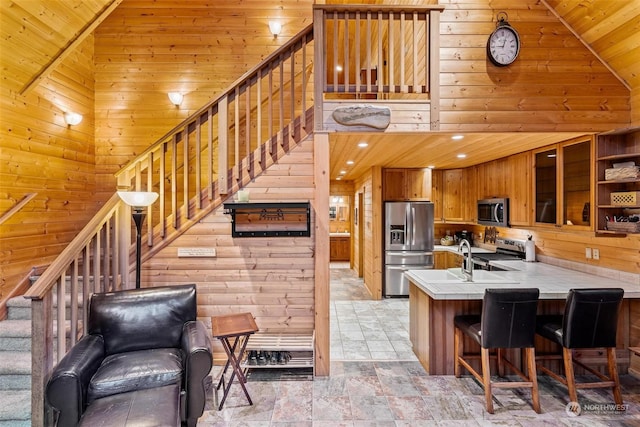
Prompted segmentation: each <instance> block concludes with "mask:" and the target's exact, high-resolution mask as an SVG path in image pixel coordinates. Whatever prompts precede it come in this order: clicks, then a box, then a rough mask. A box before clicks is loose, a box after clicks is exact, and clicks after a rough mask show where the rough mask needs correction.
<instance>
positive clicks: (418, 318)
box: [405, 261, 640, 375]
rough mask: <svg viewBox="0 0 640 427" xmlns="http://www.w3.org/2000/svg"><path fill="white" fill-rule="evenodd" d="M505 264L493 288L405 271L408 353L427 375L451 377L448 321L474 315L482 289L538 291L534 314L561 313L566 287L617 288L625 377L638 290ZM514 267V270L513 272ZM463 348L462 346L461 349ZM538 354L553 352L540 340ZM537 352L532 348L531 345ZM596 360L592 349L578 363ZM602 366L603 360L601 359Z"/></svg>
mask: <svg viewBox="0 0 640 427" xmlns="http://www.w3.org/2000/svg"><path fill="white" fill-rule="evenodd" d="M507 263H511V265H509V267H510V268H511V269H514V270H511V271H499V272H491V276H490V277H494V276H495V277H496V278H497V279H496V281H494V282H493V283H492V282H491V281H490V279H487V277H489V276H486V275H485V277H483V278H480V280H478V281H477V282H464V281H462V280H455V279H454V278H453V277H452V278H451V279H449V280H447V279H446V271H445V270H409V271H407V272H406V273H405V275H406V276H407V278H408V279H409V282H410V289H409V334H410V339H411V343H412V346H413V351H414V353H415V354H416V356H417V357H418V359H419V360H420V363H421V364H422V366H423V367H424V368H425V370H426V371H427V372H428V373H429V374H431V375H453V361H454V351H453V334H454V332H453V329H454V327H453V318H454V316H456V315H458V314H471V313H480V311H481V307H482V298H483V296H484V291H485V289H486V288H500V287H503V288H506V287H508V288H518V287H521V288H531V287H532V288H538V289H540V303H539V306H538V313H539V314H554V313H562V311H563V308H564V303H565V299H566V296H567V293H568V291H569V289H571V288H595V287H611V288H614V287H620V288H622V289H624V292H625V294H624V301H623V304H622V308H621V312H620V316H619V320H618V336H617V340H618V345H617V349H618V350H617V354H616V356H617V358H618V367H619V370H620V372H627V369H628V366H629V351H628V348H629V346H637V345H638V344H640V319H635V318H632V316H630V313H631V312H633V311H635V310H637V307H638V306H637V305H638V304H640V286H639V285H638V284H637V283H629V282H623V281H618V280H614V279H611V278H605V277H601V276H595V275H591V274H587V273H582V272H578V271H574V270H569V269H566V268H560V267H556V266H552V265H549V264H545V263H540V262H534V263H525V262H522V261H513V262H511V261H510V262H507ZM516 268H517V269H516ZM465 348H467V344H465ZM540 349H541V350H543V351H552V349H553V347H552V346H548V345H547V344H545V343H543V342H542V340H541V341H540ZM536 350H537V351H538V343H536ZM587 357H588V358H589V359H591V360H593V358H599V357H601V356H600V355H599V354H598V352H597V350H585V351H581V352H580V354H579V355H577V357H576V358H577V359H580V358H587ZM602 360H603V364H605V363H606V362H605V359H604V358H603V359H602Z"/></svg>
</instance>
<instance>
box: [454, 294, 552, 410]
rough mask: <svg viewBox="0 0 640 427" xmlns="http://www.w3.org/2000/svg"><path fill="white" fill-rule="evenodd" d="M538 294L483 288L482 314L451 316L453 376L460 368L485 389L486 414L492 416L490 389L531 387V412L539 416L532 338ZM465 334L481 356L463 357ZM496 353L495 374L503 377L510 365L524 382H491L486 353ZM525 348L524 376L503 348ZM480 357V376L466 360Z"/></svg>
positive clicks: (458, 373)
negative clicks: (453, 355)
mask: <svg viewBox="0 0 640 427" xmlns="http://www.w3.org/2000/svg"><path fill="white" fill-rule="evenodd" d="M539 296H540V291H539V290H538V289H536V288H520V289H486V290H485V294H484V299H483V301H482V315H458V316H456V317H454V320H453V321H454V326H455V336H454V341H453V346H454V353H455V364H454V373H455V375H456V377H460V365H462V366H464V367H465V368H467V370H469V372H471V374H472V375H473V376H474V377H475V378H476V379H477V380H478V381H479V382H480V383H481V384H482V386H483V387H484V397H485V400H486V402H487V412H489V413H490V414H493V401H492V399H493V397H492V395H491V389H492V387H495V388H530V389H531V400H532V402H533V409H534V410H535V411H536V412H538V413H540V398H539V396H538V381H537V378H536V363H535V350H534V338H535V330H536V311H537V309H538V297H539ZM464 334H466V335H468V336H469V337H471V338H473V339H474V340H475V341H476V342H477V343H478V344H480V354H479V355H478V354H464V349H463V341H464ZM494 348H495V349H497V350H496V353H497V355H496V357H497V362H498V373H499V375H500V376H504V365H505V364H506V365H507V366H509V367H510V368H511V369H512V370H513V371H514V372H515V373H516V374H518V376H519V377H520V378H522V379H523V380H524V381H501V382H497V381H491V372H490V365H489V358H490V355H489V350H490V349H494ZM507 348H524V349H525V356H526V364H527V374H528V375H525V374H524V373H523V372H522V371H521V370H520V369H518V368H517V367H516V366H514V365H513V363H511V361H509V360H508V359H506V358H505V357H504V351H503V350H504V349H507ZM472 358H475V359H477V358H480V360H481V365H482V375H480V374H479V373H478V372H477V371H475V370H474V369H473V368H472V367H471V365H470V364H469V362H468V361H467V360H468V359H472Z"/></svg>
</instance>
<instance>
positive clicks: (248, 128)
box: [238, 79, 251, 172]
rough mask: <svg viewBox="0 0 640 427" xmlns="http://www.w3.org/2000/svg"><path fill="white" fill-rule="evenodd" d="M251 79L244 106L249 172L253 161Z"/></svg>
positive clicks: (248, 82) (246, 90)
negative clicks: (250, 157)
mask: <svg viewBox="0 0 640 427" xmlns="http://www.w3.org/2000/svg"><path fill="white" fill-rule="evenodd" d="M250 82H251V79H248V80H247V88H246V89H245V96H246V104H245V108H244V115H245V118H244V125H245V126H244V128H245V136H244V141H245V142H244V144H245V147H244V149H245V150H244V152H245V158H246V162H247V172H249V171H251V162H250V161H249V155H250V154H251V83H250ZM238 163H239V164H238V167H240V163H242V162H241V161H240V159H238Z"/></svg>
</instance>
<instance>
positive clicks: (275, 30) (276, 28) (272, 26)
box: [269, 21, 282, 37]
mask: <svg viewBox="0 0 640 427" xmlns="http://www.w3.org/2000/svg"><path fill="white" fill-rule="evenodd" d="M269 31H271V34H273V36H274V37H278V35H280V31H282V24H281V23H279V22H278V21H269Z"/></svg>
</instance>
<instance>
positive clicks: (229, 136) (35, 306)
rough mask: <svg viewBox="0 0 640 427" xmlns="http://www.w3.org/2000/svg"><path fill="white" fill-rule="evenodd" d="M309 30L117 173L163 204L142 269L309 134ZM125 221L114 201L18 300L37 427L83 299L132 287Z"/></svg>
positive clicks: (151, 220) (122, 182) (121, 182)
mask: <svg viewBox="0 0 640 427" xmlns="http://www.w3.org/2000/svg"><path fill="white" fill-rule="evenodd" d="M312 29H313V28H312V25H310V26H308V27H307V28H305V29H304V30H303V31H302V32H301V33H299V34H298V35H297V36H296V37H295V38H293V39H291V40H290V41H288V42H287V43H286V44H284V45H283V46H282V47H280V48H279V49H278V50H277V51H276V52H274V53H273V54H271V55H269V56H268V57H267V58H266V59H265V60H264V61H263V62H261V63H260V64H259V65H258V66H256V67H254V68H253V69H252V70H250V71H249V72H247V73H246V74H244V75H243V76H242V77H241V78H240V79H238V80H237V81H236V82H235V83H234V84H233V85H232V87H231V89H229V90H227V91H226V92H224V93H223V94H221V95H220V96H218V97H216V98H215V99H213V100H211V101H210V102H209V103H208V104H207V105H205V106H204V107H202V108H201V109H199V110H198V111H197V112H195V113H194V114H192V115H191V116H190V117H188V118H187V119H186V120H185V121H183V122H182V123H181V124H179V125H178V126H176V127H175V128H174V129H172V130H171V131H170V132H168V133H167V134H166V135H165V136H163V137H162V138H161V139H160V140H158V142H156V143H155V144H153V145H152V146H150V147H149V148H148V149H147V150H145V151H144V152H143V153H142V154H140V155H139V156H138V157H137V158H136V159H135V160H133V161H132V162H130V163H129V164H128V165H127V166H125V167H124V168H123V169H122V170H121V171H120V172H118V173H117V174H116V179H117V184H118V189H126V190H136V191H141V190H144V191H156V192H158V193H159V194H160V197H159V203H158V202H156V203H155V204H154V205H153V206H151V207H149V208H147V217H146V233H145V234H146V236H144V238H145V240H146V241H147V245H144V246H143V251H142V252H143V253H142V254H141V255H142V261H144V260H145V259H147V258H149V257H151V256H152V255H153V253H155V252H156V251H158V250H160V249H161V248H162V247H164V246H165V245H167V244H168V243H169V242H170V241H172V240H173V239H174V238H175V237H177V236H178V235H180V234H181V233H182V232H183V231H184V230H186V229H188V228H189V227H190V226H191V225H192V224H194V223H196V222H197V221H198V220H199V219H200V218H203V217H204V216H206V215H207V214H208V213H210V212H211V211H212V210H213V209H215V208H216V207H218V206H220V204H221V203H222V201H223V199H224V198H227V197H229V196H230V195H231V194H232V193H233V192H235V191H237V190H238V189H240V188H242V187H243V186H244V185H246V184H247V183H248V182H249V181H250V180H251V179H253V178H254V177H256V176H258V175H259V174H260V173H261V172H262V171H263V170H265V169H266V168H268V167H269V166H270V165H271V164H273V163H274V162H275V161H277V160H278V158H280V157H281V156H282V155H283V154H284V153H287V152H288V151H289V150H290V149H291V148H293V147H294V146H295V145H296V144H297V143H298V142H300V141H302V140H303V139H305V138H306V137H307V136H308V135H310V134H311V133H312V131H313V115H312V113H313V110H312V109H311V108H310V107H311V106H312V101H311V100H312V99H313V85H312V80H311V76H312V70H313V61H312V59H313V31H312ZM230 165H231V166H230ZM221 171H222V173H220V172H221ZM130 213H131V210H130V207H129V206H127V205H126V204H125V203H124V202H122V201H121V200H120V198H119V197H118V195H117V194H116V193H114V194H113V196H112V197H111V198H110V199H109V200H108V201H107V203H106V204H105V205H104V206H103V207H102V209H100V211H98V212H97V213H96V215H95V216H94V218H93V219H92V220H91V221H90V222H89V223H88V224H87V225H86V226H85V227H84V228H83V230H82V231H81V232H80V233H79V234H78V235H77V236H76V238H75V239H73V240H72V242H71V243H70V244H69V245H68V246H67V247H66V248H65V249H64V250H63V252H62V253H61V254H60V255H59V256H58V258H56V260H55V261H54V262H53V263H52V264H51V265H50V266H49V267H48V268H47V269H46V270H45V271H44V272H43V273H42V275H41V276H40V277H39V278H38V279H37V280H36V282H35V283H34V284H33V285H32V287H31V288H30V289H29V290H28V291H27V292H26V293H25V295H24V296H25V297H26V298H28V299H31V311H32V399H31V407H32V411H31V417H32V419H31V422H32V425H33V426H43V425H50V424H51V422H52V414H51V413H50V411H49V410H48V408H46V406H45V404H44V389H45V385H46V382H47V380H48V377H49V375H50V373H51V370H52V369H53V366H54V364H55V362H57V361H59V360H60V359H62V357H63V356H64V355H65V354H66V353H67V351H68V349H69V348H71V346H73V344H75V342H76V341H77V340H78V339H79V338H80V337H81V336H82V335H83V326H84V325H86V315H87V304H88V299H89V296H90V295H91V294H92V293H94V292H105V291H113V290H119V289H127V288H132V287H133V280H132V274H131V273H132V270H133V268H134V267H135V257H136V254H135V244H134V242H133V241H132V238H133V236H134V233H133V232H132V221H131V215H130ZM56 299H57V300H58V304H55V302H56ZM67 300H69V301H71V304H69V307H70V308H69V312H70V314H69V315H67V311H66V310H67V309H66V306H67V304H66V303H65V302H66V301H67ZM54 318H55V320H54ZM54 359H55V360H54Z"/></svg>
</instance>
